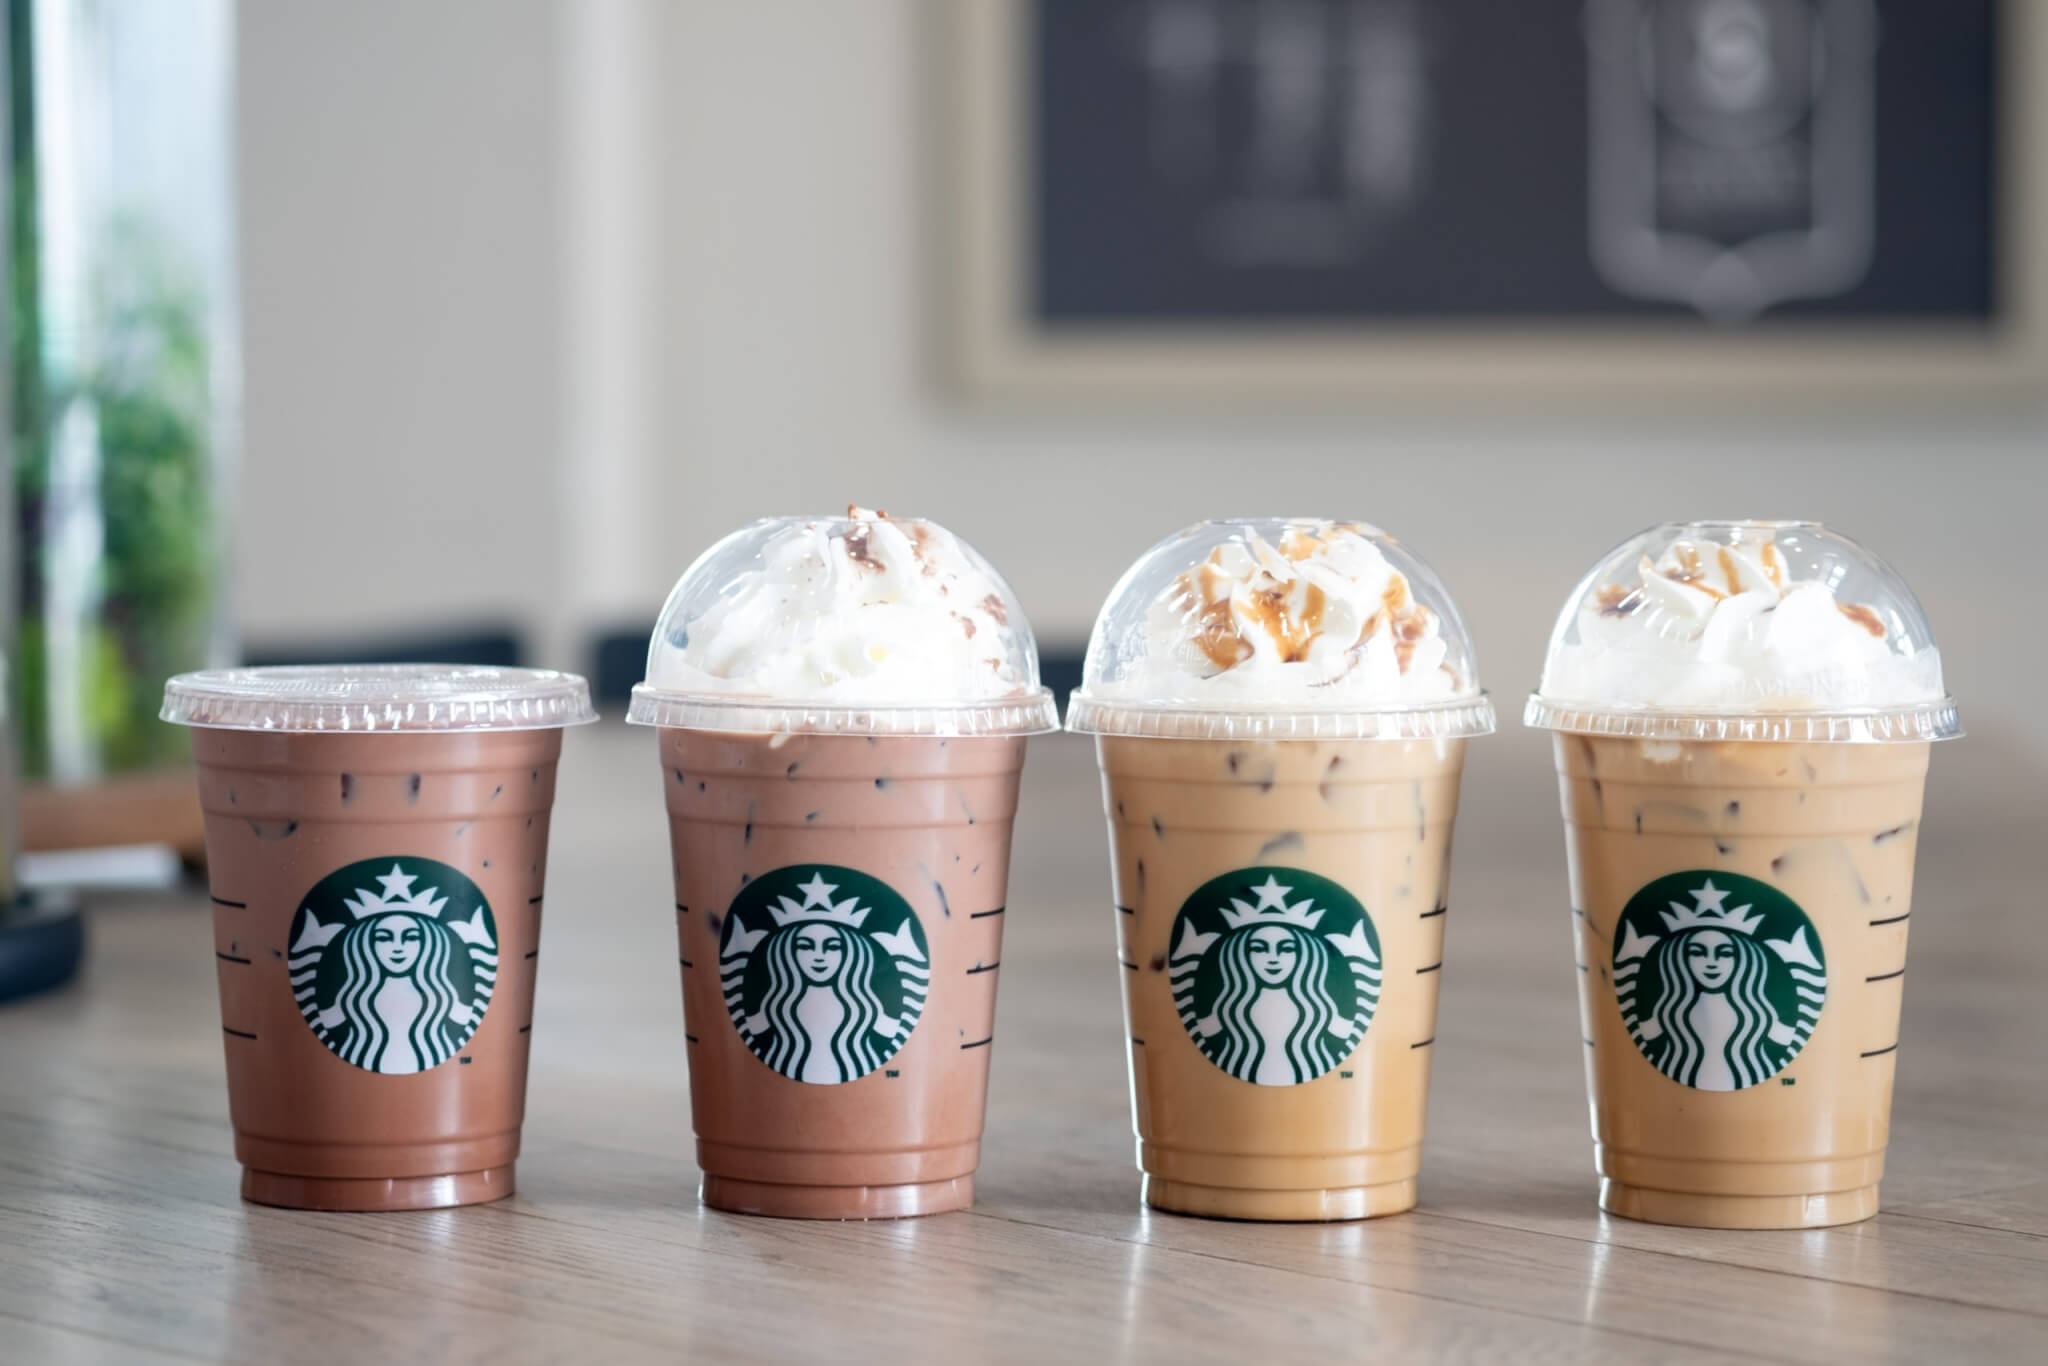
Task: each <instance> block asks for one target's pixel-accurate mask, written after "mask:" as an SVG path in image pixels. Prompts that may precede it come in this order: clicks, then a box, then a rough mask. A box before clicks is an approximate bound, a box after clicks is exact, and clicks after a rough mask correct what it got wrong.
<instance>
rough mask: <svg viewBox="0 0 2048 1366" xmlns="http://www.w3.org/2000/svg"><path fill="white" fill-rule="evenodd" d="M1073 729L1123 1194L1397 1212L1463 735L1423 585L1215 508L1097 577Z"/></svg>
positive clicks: (1463, 711) (1330, 1214) (1440, 600)
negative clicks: (1115, 1052) (1133, 1154)
mask: <svg viewBox="0 0 2048 1366" xmlns="http://www.w3.org/2000/svg"><path fill="white" fill-rule="evenodd" d="M1068 723H1069V726H1070V728H1071V729H1074V730H1076V731H1081V732H1083V733H1088V734H1093V735H1095V736H1096V737H1097V739H1096V745H1097V754H1098V757H1099V758H1100V761H1101V767H1102V774H1103V792H1104V805H1105V808H1106V811H1107V815H1108V819H1109V835H1110V855H1111V895H1112V900H1113V902H1114V905H1115V917H1116V931H1117V955H1118V962H1119V965H1120V975H1121V977H1122V979H1123V984H1124V1009H1125V1022H1126V1030H1125V1034H1126V1040H1125V1047H1126V1050H1127V1054H1128V1057H1129V1061H1130V1076H1131V1099H1132V1107H1133V1110H1134V1113H1135V1120H1136V1129H1137V1137H1138V1166H1139V1170H1140V1171H1141V1172H1142V1173H1143V1174H1144V1192H1143V1193H1144V1199H1145V1200H1146V1201H1147V1202H1148V1203H1150V1204H1152V1205H1154V1206H1156V1207H1158V1208H1161V1209H1169V1210H1176V1211H1180V1212H1183V1213H1189V1214H1205V1215H1212V1216H1217V1217H1223V1218H1236V1219H1273V1220H1327V1219H1356V1218H1362V1217H1366V1216H1370V1215H1379V1214H1391V1213H1395V1212H1398V1211H1400V1210H1405V1209H1408V1208H1410V1207H1412V1206H1413V1205H1414V1203H1415V1199H1416V1177H1417V1173H1418V1172H1419V1170H1420V1167H1421V1146H1422V1135H1423V1126H1424V1112H1425V1109H1426V1103H1427V1097H1428V1089H1429V1068H1430V1061H1431V1058H1432V1056H1433V1052H1434V1045H1435V1042H1436V1002H1437V990H1438V985H1439V983H1440V982H1441V980H1442V969H1443V965H1444V929H1445V925H1446V922H1447V919H1448V914H1449V909H1450V899H1449V876H1450V861H1451V828H1452V822H1453V819H1454V817H1455V816H1456V814H1457V806H1458V778H1459V772H1460V769H1461V767H1462V765H1463V761H1464V747H1465V741H1466V739H1467V738H1469V737H1471V736H1474V735H1481V734H1485V733H1486V732H1487V731H1489V730H1491V729H1492V712H1491V709H1490V707H1489V705H1488V704H1487V702H1486V699H1485V696H1484V694H1483V693H1481V692H1480V690H1479V686H1478V680H1477V676H1476V673H1475V671H1474V666H1473V659H1472V649H1471V642H1470V640H1469V638H1468V637H1467V636H1466V633H1465V630H1464V627H1463V624H1462V623H1461V622H1460V621H1459V618H1458V615H1457V610H1456V608H1455V606H1454V605H1453V604H1452V602H1451V598H1450V595H1449V594H1448V593H1447V592H1446V591H1445V590H1444V588H1443V585H1442V584H1441V583H1440V582H1439V581H1438V580H1437V579H1436V577H1435V575H1434V574H1432V573H1431V572H1430V571H1429V569H1428V567H1427V566H1426V565H1424V564H1423V563H1422V562H1421V561H1420V560H1419V559H1417V558H1416V557H1415V556H1414V555H1413V554H1411V553H1410V552H1409V551H1408V550H1407V549H1406V548H1405V547H1403V546H1401V545H1399V544H1398V543H1396V542H1395V541H1394V540H1393V539H1392V538H1390V537H1387V536H1385V535H1384V534H1382V533H1380V532H1378V531H1375V530H1374V529H1372V528H1370V527H1366V526H1362V525H1358V524H1354V523H1332V522H1318V521H1285V520H1268V521H1231V522H1210V523H1203V524H1201V525H1199V526H1195V527H1191V528H1189V529H1188V530H1187V531H1185V532H1182V533H1179V534H1178V535H1175V536H1173V537H1170V538H1168V539H1167V540H1166V541H1163V542H1161V543H1160V544H1159V545H1158V546H1155V547H1154V548H1153V549H1152V550H1151V551H1149V552H1147V554H1146V555H1145V556H1144V558H1142V559H1140V560H1139V561H1138V562H1137V564H1136V565H1135V566H1133V568H1132V569H1131V571H1130V572H1129V573H1128V574H1126V575H1125V576H1124V579H1123V581H1122V582H1121V583H1120V584H1119V585H1118V586H1117V588H1116V590H1115V591H1114V592H1113V593H1112V594H1111V596H1110V598H1109V601H1108V602H1107V604H1106V605H1105V606H1104V608H1103V610H1102V614H1101V616H1100V618H1099V619H1098V620H1097V623H1096V627H1095V633H1094V636H1093V638H1092V639H1091V641H1090V643H1089V650H1088V661H1087V669H1086V678H1085V682H1084V685H1083V687H1082V689H1081V690H1080V691H1079V692H1078V693H1077V694H1076V695H1075V700H1074V705H1073V707H1072V709H1071V711H1070V713H1069V718H1068Z"/></svg>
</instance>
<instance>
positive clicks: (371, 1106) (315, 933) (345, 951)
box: [174, 671, 587, 1210]
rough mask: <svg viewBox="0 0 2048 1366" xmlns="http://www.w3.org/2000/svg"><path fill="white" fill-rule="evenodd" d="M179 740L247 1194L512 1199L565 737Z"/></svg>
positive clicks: (282, 734)
mask: <svg viewBox="0 0 2048 1366" xmlns="http://www.w3.org/2000/svg"><path fill="white" fill-rule="evenodd" d="M248 672H249V673H258V674H260V673H261V672H263V671H248ZM469 677H470V680H471V681H472V682H473V681H474V676H473V674H472V675H470V676H469ZM550 677H552V676H550ZM175 686H177V684H176V681H174V687H175ZM580 690H581V681H580V680H577V681H576V682H575V685H574V689H573V691H575V692H577V693H578V694H580ZM581 705H583V706H586V707H587V702H585V703H581ZM205 714H206V713H205V712H204V711H203V710H202V711H201V712H200V716H202V717H203V716H204V715H205ZM194 724H196V725H198V726H199V729H197V730H196V731H195V734H194V737H193V748H194V752H195V757H196V759H197V762H198V768H199V793H200V802H201V805H202V807H203V808H204V811H205V815H206V842H207V863H208V882H209V886H210V889H211V892H212V896H213V922H214V958H215V966H216V968H217V969H218V974H219V981H220V999H221V1026H222V1043H223V1047H224V1049H225V1051H226V1055H227V1069H228V1107H229V1113H230V1117H231V1119H232V1120H233V1123H234V1129H235V1155H236V1157H237V1158H238V1159H239V1160H240V1162H241V1163H242V1166H243V1177H242V1194H243V1196H244V1197H245V1198H246V1199H249V1200H253V1201H257V1202H259V1203H262V1204H271V1205H287V1206H292V1207H296V1208H305V1209H335V1210H387V1209H428V1208H435V1207H440V1206H446V1205H462V1204H474V1203H477V1202H480V1201H486V1200H495V1199H499V1198H501V1197H503V1196H506V1195H509V1194H511V1193H512V1189H513V1164H514V1159H516V1158H517V1156H518V1153H519V1130H520V1120H521V1117H522V1115H523V1113H524V1110H525V1102H526V1061H527V1045H528V1041H529V1031H530V1029H531V1027H532V1022H533V997H534V978H535V974H536V971H537V968H538V959H539V951H540V923H541V911H542V905H543V902H542V889H543V886H544V883H545V878H546V872H547V835H548V817H549V811H550V808H551V806H552V803H553V800H554V792H555V766H556V761H557V758H558V757H559V755H560V753H561V747H562V735H561V731H560V730H559V729H557V728H548V729H508V730H451V731H437V732H425V731H411V732H408V731H371V732H367V733H364V732H355V733H339V734H331V733H330V734H323V733H307V732H303V731H296V732H295V731H263V730H240V729H225V728H215V727H214V726H212V725H209V724H207V722H206V721H204V720H201V719H195V720H194Z"/></svg>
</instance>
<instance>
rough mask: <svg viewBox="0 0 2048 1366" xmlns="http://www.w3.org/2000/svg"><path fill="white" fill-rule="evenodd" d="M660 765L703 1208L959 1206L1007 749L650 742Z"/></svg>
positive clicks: (1010, 741) (978, 1110)
mask: <svg viewBox="0 0 2048 1366" xmlns="http://www.w3.org/2000/svg"><path fill="white" fill-rule="evenodd" d="M661 759H662V769H663V775H664V787H665V789H666V791H667V794H668V812H669V822H670V833H671V837H672V848H673V850H674V855H675V884H676V935H677V939H678V942H679V943H680V945H681V950H682V952H681V958H682V977H683V1018H684V1030H685V1033H686V1036H687V1038H688V1045H689V1058H690V1105H691V1117H692V1121H693V1123H694V1125H695V1128H696V1132H697V1160H698V1163H699V1165H701V1166H702V1167H703V1169H704V1187H703V1197H704V1201H705V1203H706V1204H709V1205H713V1206H716V1207H718V1208H720V1209H729V1210H736V1211H740V1212H742V1213H748V1214H771V1215H783V1216H791V1217H798V1218H809V1219H873V1218H894V1217H898V1216H903V1215H915V1214H935V1213H938V1212H940V1211H943V1210H951V1209H964V1208H966V1207H967V1206H968V1205H969V1204H970V1203H972V1200H973V1195H974V1169H975V1167H976V1165H977V1163H978V1161H979V1158H980V1152H981V1129H982V1114H983V1110H984V1108H985V1103H986V1100H987V1096H988V1063H989V1055H990V1053H991V1051H992V1041H993V1038H994V1034H995V1004H996V980H997V975H998V974H997V968H998V966H999V965H1000V963H1001V961H1002V945H1003V916H1004V890H1005V887H1006V885H1007V881H1008V877H1009V862H1010V832H1011V825H1012V822H1013V819H1014V817H1015V814H1016V809H1017V781H1018V776H1019V774H1020V773H1021V772H1022V769H1023V765H1024V740H1023V739H1022V738H1000V739H970V738H953V739H945V738H928V737H917V738H901V737H877V738H868V737H862V736H837V735H794V736H786V737H781V738H779V739H777V738H770V737H766V736H743V735H721V734H717V733H713V732H703V731H688V730H675V729H667V730H663V731H662V732H661Z"/></svg>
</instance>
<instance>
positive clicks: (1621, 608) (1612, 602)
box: [1404, 541, 1885, 667]
mask: <svg viewBox="0 0 2048 1366" xmlns="http://www.w3.org/2000/svg"><path fill="white" fill-rule="evenodd" d="M1715 551H1716V557H1717V559H1718V560H1719V564H1720V570H1721V577H1722V578H1723V580H1725V581H1726V583H1727V585H1728V587H1727V589H1726V590H1725V591H1723V590H1722V589H1720V588H1717V587H1715V586H1714V585H1713V584H1712V583H1709V582H1708V581H1707V571H1706V566H1705V565H1704V564H1702V563H1701V560H1700V552H1699V547H1697V546H1694V545H1689V544H1685V543H1683V542H1681V543H1680V544H1678V545H1674V546H1672V547H1671V553H1672V555H1673V556H1674V557H1675V558H1676V559H1677V561H1678V563H1677V564H1676V565H1675V566H1674V567H1672V568H1670V569H1655V568H1653V567H1652V566H1651V564H1650V561H1649V557H1648V556H1644V558H1643V562H1642V563H1643V567H1642V573H1643V574H1645V575H1649V574H1653V573H1654V574H1661V575H1663V576H1664V577H1665V578H1667V579H1669V580H1671V582H1673V583H1681V584H1684V585H1685V586H1686V587H1688V588H1695V589H1698V590H1699V591H1700V592H1702V593H1705V594H1706V595H1708V596H1709V597H1711V598H1714V599H1716V600H1717V601H1718V600H1720V599H1724V598H1728V597H1731V596H1733V595H1735V594H1737V593H1740V592H1742V576H1741V573H1740V572H1739V569H1738V567H1737V565H1736V563H1735V555H1734V549H1733V547H1731V546H1717V547H1716V548H1715ZM1757 562H1758V564H1759V565H1760V567H1761V568H1762V569H1763V571H1764V577H1765V578H1768V579H1769V580H1770V581H1771V586H1772V587H1774V588H1776V589H1778V590H1779V591H1780V592H1783V591H1784V589H1785V561H1784V558H1783V557H1782V556H1780V555H1779V554H1778V543H1777V542H1776V541H1765V542H1764V543H1763V544H1762V545H1761V546H1759V547H1758V548H1757ZM1593 599H1594V601H1595V602H1597V603H1598V604H1599V607H1600V612H1601V614H1602V615H1603V616H1610V617H1625V616H1628V615H1629V614H1630V613H1632V612H1634V611H1636V610H1637V609H1639V608H1640V607H1642V605H1643V603H1644V601H1645V599H1644V597H1643V590H1642V589H1641V588H1640V587H1636V588H1628V587H1624V586H1623V585H1621V584H1618V583H1606V584H1602V585H1600V587H1599V588H1598V589H1596V590H1595V591H1594V594H1593ZM1764 610H1765V611H1772V610H1775V608H1765V609H1764ZM1835 610H1836V611H1838V612H1840V613H1841V614H1842V615H1843V616H1845V617H1847V618H1848V619H1849V620H1851V621H1853V622H1855V623H1856V624H1857V625H1858V626H1861V627H1862V628H1863V629H1864V630H1866V631H1868V632H1870V634H1871V635H1873V636H1876V637H1877V638H1878V639H1879V640H1883V639H1884V636H1885V626H1884V619H1883V618H1882V617H1880V616H1878V614H1877V612H1876V611H1875V610H1874V609H1872V608H1871V607H1869V606H1866V605H1865V604H1863V603H1860V602H1841V603H1836V604H1835ZM1404 667H1405V665H1404Z"/></svg>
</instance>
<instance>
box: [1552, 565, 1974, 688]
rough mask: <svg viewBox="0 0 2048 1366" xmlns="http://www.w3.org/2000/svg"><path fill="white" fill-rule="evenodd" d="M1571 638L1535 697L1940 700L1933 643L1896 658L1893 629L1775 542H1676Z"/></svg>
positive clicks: (1556, 648)
mask: <svg viewBox="0 0 2048 1366" xmlns="http://www.w3.org/2000/svg"><path fill="white" fill-rule="evenodd" d="M1576 628H1577V639H1576V640H1573V639H1571V638H1570V637H1569V636H1566V637H1564V638H1563V639H1562V640H1561V641H1560V642H1558V643H1556V644H1554V645H1553V646H1552V649H1551V654H1550V660H1549V663H1548V665H1547V667H1546V668H1545V670H1544V679H1543V687H1542V695H1543V696H1544V697H1545V698H1548V699H1551V700H1553V701H1564V700H1570V701H1578V702H1594V703H1606V704H1620V705H1624V706H1639V707H1650V708H1658V709H1673V710H1682V709H1687V708H1704V709H1711V710H1727V709H1731V708H1734V709H1742V708H1754V709H1757V710H1763V711H1793V710H1826V709H1830V708H1842V707H1849V708H1854V707H1876V706H1890V705H1896V704H1900V703H1912V702H1923V701H1932V700H1937V699H1939V698H1941V697H1942V695H1943V691H1942V683H1941V660H1940V656H1939V654H1938V653H1937V652H1936V651H1935V650H1934V649H1933V648H1932V647H1927V648H1923V649H1921V650H1919V651H1917V652H1914V651H1912V649H1911V647H1910V645H1905V646H1903V647H1902V648H1903V651H1904V652H1901V649H1895V648H1894V645H1893V637H1894V636H1895V635H1896V636H1898V637H1899V638H1900V639H1901V640H1902V641H1903V639H1904V634H1903V628H1902V627H1901V625H1900V623H1897V622H1894V621H1892V620H1890V619H1889V617H1888V614H1887V611H1885V610H1880V609H1879V608H1878V607H1875V606H1871V605H1867V604H1863V603H1857V602H1840V601H1837V600H1836V597H1835V593H1834V590H1833V588H1832V587H1831V585H1830V584H1829V583H1828V582H1826V581H1824V580H1822V579H1818V578H1815V579H1803V580H1795V579H1793V578H1791V577H1790V575H1789V574H1788V571H1787V568H1786V563H1785V557H1784V556H1783V555H1781V554H1780V553H1779V549H1778V546H1777V544H1776V542H1775V541H1773V540H1761V541H1756V542H1752V543H1749V544H1735V545H1721V544H1713V543H1709V542H1704V541H1689V540H1679V541H1676V542H1674V543H1672V544H1671V545H1670V546H1669V547H1668V548H1666V549H1665V550H1664V552H1663V553H1662V554H1660V555H1659V556H1658V557H1657V558H1656V559H1655V560H1652V559H1651V558H1650V557H1649V556H1648V555H1643V556H1641V557H1640V559H1639V561H1638V563H1637V564H1636V565H1635V566H1634V581H1633V582H1616V581H1609V582H1605V583H1601V584H1599V585H1598V586H1597V587H1596V588H1595V590H1594V591H1593V592H1592V593H1591V594H1590V595H1589V596H1588V597H1587V598H1586V600H1585V601H1584V602H1583V603H1582V604H1581V605H1580V608H1579V611H1578V616H1577V622H1576Z"/></svg>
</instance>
